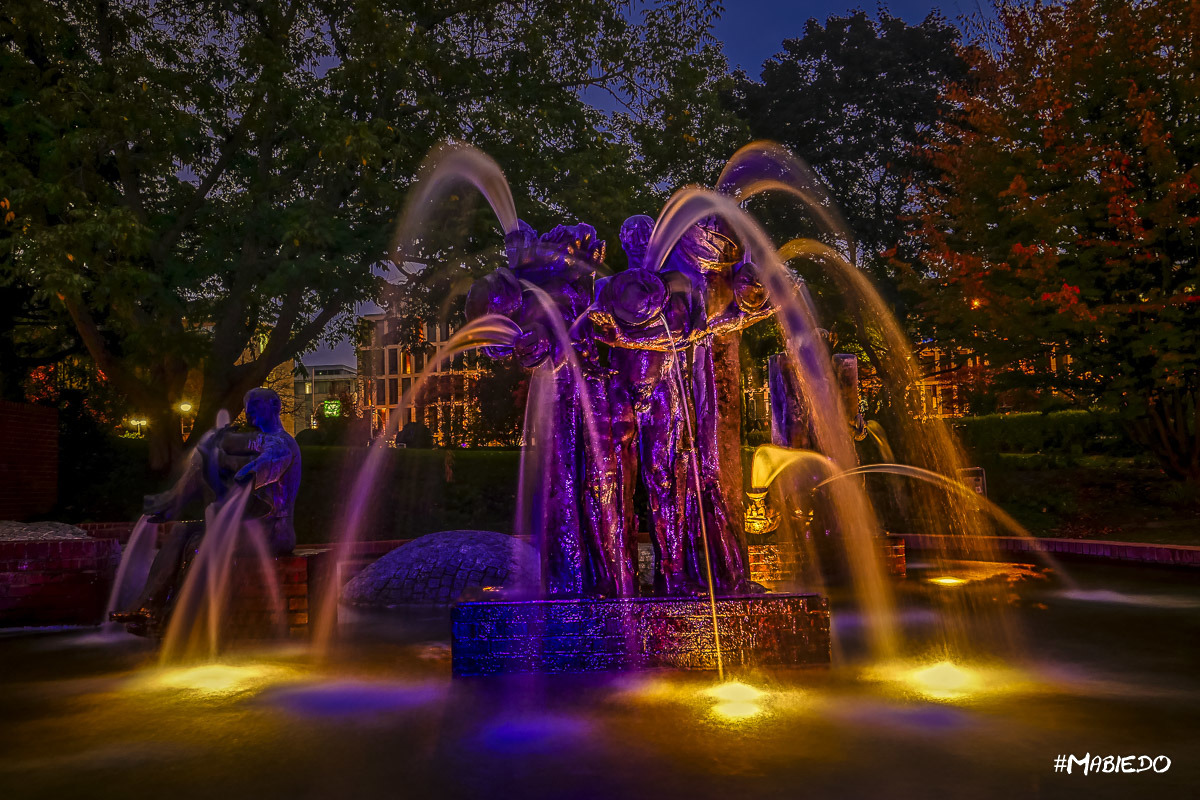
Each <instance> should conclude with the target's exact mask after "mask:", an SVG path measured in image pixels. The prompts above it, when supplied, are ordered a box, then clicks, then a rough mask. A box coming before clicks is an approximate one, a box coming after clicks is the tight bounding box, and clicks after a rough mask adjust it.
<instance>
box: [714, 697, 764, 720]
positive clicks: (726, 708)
mask: <svg viewBox="0 0 1200 800" xmlns="http://www.w3.org/2000/svg"><path fill="white" fill-rule="evenodd" d="M713 713H714V714H716V715H717V716H720V717H725V718H726V719H748V718H750V717H753V716H756V715H758V714H760V713H762V707H761V706H759V705H758V703H747V702H743V701H738V702H732V703H717V705H715V706H713Z"/></svg>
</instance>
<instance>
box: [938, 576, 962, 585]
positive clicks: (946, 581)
mask: <svg viewBox="0 0 1200 800" xmlns="http://www.w3.org/2000/svg"><path fill="white" fill-rule="evenodd" d="M929 582H930V583H933V584H937V585H938V586H962V585H963V584H964V583H966V582H967V581H966V580H964V579H963V578H955V577H952V576H949V575H944V576H942V577H940V578H930V579H929Z"/></svg>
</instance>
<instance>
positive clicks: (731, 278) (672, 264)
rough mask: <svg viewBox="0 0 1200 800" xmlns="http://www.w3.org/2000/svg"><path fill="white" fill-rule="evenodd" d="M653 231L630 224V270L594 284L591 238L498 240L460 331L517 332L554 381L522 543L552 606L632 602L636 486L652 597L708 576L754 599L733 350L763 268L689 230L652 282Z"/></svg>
mask: <svg viewBox="0 0 1200 800" xmlns="http://www.w3.org/2000/svg"><path fill="white" fill-rule="evenodd" d="M653 226H654V222H653V220H652V219H651V218H650V217H647V216H644V215H638V216H634V217H630V218H629V219H628V220H626V221H625V223H624V224H623V225H622V226H621V232H620V239H621V246H622V248H623V250H624V251H625V255H626V258H627V260H628V268H627V269H626V270H625V271H623V272H620V273H617V274H615V275H612V276H609V277H602V278H599V279H597V278H596V271H597V268H598V267H599V266H600V264H601V263H602V262H603V260H604V253H605V243H604V242H603V241H599V240H598V239H597V237H596V231H595V229H594V228H592V227H591V226H590V225H586V224H577V225H570V226H563V225H560V226H558V227H556V228H554V229H553V230H551V231H549V232H547V233H545V234H543V235H541V236H538V235H537V234H536V232H535V231H533V229H532V228H530V227H529V226H527V225H525V224H524V223H522V224H521V227H520V228H519V229H518V230H516V231H514V232H512V233H510V234H509V235H508V237H507V239H506V251H507V254H508V261H509V266H508V267H507V268H501V269H499V270H497V271H495V272H493V273H492V274H490V275H488V276H487V277H485V278H483V279H482V280H480V281H478V282H477V283H476V284H475V285H474V286H473V287H472V288H471V291H470V292H469V293H468V296H467V304H466V312H467V317H468V318H469V319H470V318H476V317H478V316H481V315H483V314H501V315H504V316H506V317H508V318H509V319H511V320H513V321H514V322H516V323H517V324H518V325H519V326H520V327H521V329H522V334H521V335H520V336H519V337H518V338H517V340H516V343H515V344H514V346H513V348H512V352H513V353H515V355H516V357H517V358H518V359H519V360H520V361H521V363H522V364H524V365H525V366H527V367H536V368H538V369H541V370H546V371H548V372H549V373H551V377H550V378H549V379H550V380H552V381H553V386H554V394H555V398H554V399H555V402H553V403H552V406H551V409H547V410H545V412H544V413H547V414H549V415H552V419H548V420H542V421H540V422H542V423H543V424H540V425H539V426H538V430H536V431H534V432H527V435H528V434H530V433H532V438H533V442H532V444H533V445H534V446H535V447H536V448H537V452H538V459H539V470H538V471H539V474H540V475H541V476H542V480H541V483H540V486H541V487H542V490H541V494H540V495H539V497H538V498H537V500H538V508H537V509H535V513H533V514H532V515H531V517H532V526H531V527H532V528H533V530H532V531H531V533H533V534H534V536H535V538H536V539H537V540H538V541H539V543H540V549H541V551H542V553H543V575H544V578H545V584H546V585H545V589H546V593H547V594H548V595H549V596H550V597H581V596H605V597H628V596H631V595H633V594H634V593H635V592H636V589H637V580H636V539H635V536H636V533H637V520H636V519H635V515H634V506H633V495H634V491H635V487H636V483H637V481H638V480H640V481H641V483H642V485H643V487H644V489H645V491H646V494H647V497H648V500H649V516H650V523H651V528H652V530H651V541H652V543H653V546H654V552H655V573H654V586H655V590H656V591H657V592H658V593H661V594H668V595H686V594H693V593H697V592H700V591H704V590H705V589H706V587H707V584H708V580H709V577H708V576H709V574H710V572H711V576H712V581H713V584H714V587H713V588H714V590H715V591H717V592H719V593H721V594H737V593H743V592H747V591H750V590H751V589H752V586H751V584H750V583H749V581H748V578H747V568H746V543H745V536H744V526H743V511H742V498H741V488H742V479H741V473H742V467H741V431H740V424H741V415H740V412H739V408H740V393H741V387H740V382H739V375H740V369H739V366H738V345H739V337H740V332H741V331H742V330H743V329H744V328H746V327H747V326H749V325H752V324H754V323H755V322H758V321H760V320H762V319H765V318H766V317H768V316H770V314H771V313H772V310H771V308H770V307H769V303H768V300H767V295H766V292H765V290H764V288H763V286H762V283H761V282H760V280H759V277H758V270H757V268H756V267H755V265H754V264H753V262H751V261H750V260H749V258H747V254H745V253H744V252H743V251H742V249H741V248H740V247H739V246H738V245H737V243H736V242H735V241H734V240H733V239H732V238H731V237H730V236H728V235H727V234H726V232H725V231H724V230H723V229H722V227H721V225H720V223H719V222H718V221H717V220H715V219H708V220H704V221H702V222H701V223H699V224H697V225H696V226H693V227H692V228H691V229H690V230H689V231H688V233H687V234H686V235H685V236H684V237H683V239H681V241H680V242H679V243H678V244H677V245H676V246H675V247H674V248H673V249H672V251H671V253H670V255H669V256H668V257H667V259H666V261H665V263H664V264H663V265H662V267H661V268H660V269H654V268H653V267H654V265H649V264H646V263H645V258H646V248H647V244H648V242H649V240H650V234H651V231H652V229H653ZM489 354H491V355H493V356H504V355H508V350H507V349H506V348H490V349H489ZM705 541H707V544H708V547H707V550H706V549H705V545H704V543H705Z"/></svg>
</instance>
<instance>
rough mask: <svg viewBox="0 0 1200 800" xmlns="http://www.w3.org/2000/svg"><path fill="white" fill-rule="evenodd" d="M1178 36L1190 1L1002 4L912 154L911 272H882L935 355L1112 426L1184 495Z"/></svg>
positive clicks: (1197, 390)
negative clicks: (959, 350) (1105, 417)
mask: <svg viewBox="0 0 1200 800" xmlns="http://www.w3.org/2000/svg"><path fill="white" fill-rule="evenodd" d="M1198 33H1200V3H1196V2H1194V0H1157V2H1129V0H1070V1H1069V2H1065V3H1062V4H1058V5H1045V4H1042V3H1039V2H1033V3H1020V4H1016V3H1014V4H1004V5H1002V6H1001V7H1000V8H999V10H998V21H997V24H996V25H995V26H994V28H993V29H992V30H991V31H990V32H989V35H987V36H984V37H979V38H978V39H977V41H976V43H975V44H974V45H973V46H972V47H971V48H970V50H969V52H968V53H967V57H968V59H969V62H970V65H971V68H970V73H969V78H968V80H967V81H964V82H963V83H960V84H958V85H956V86H955V87H953V88H952V89H951V90H950V92H951V100H952V106H953V108H954V111H953V112H952V113H951V114H950V115H948V116H947V117H946V118H944V119H943V120H942V122H941V124H940V125H939V126H938V129H937V130H936V132H935V133H934V136H933V142H932V143H931V145H930V149H929V152H928V155H929V158H930V159H931V161H932V163H933V165H934V166H935V167H936V169H937V172H938V175H939V177H938V179H937V180H936V181H935V182H934V183H933V184H932V185H931V186H930V187H928V188H927V189H926V190H925V191H924V192H923V193H922V195H921V197H920V198H919V208H920V210H919V220H920V224H919V227H918V232H917V234H916V237H915V238H916V240H917V244H918V245H919V249H920V252H921V253H922V256H921V258H920V259H919V260H918V261H917V262H915V263H906V264H901V265H899V266H900V267H901V268H902V269H903V270H905V271H906V273H907V275H908V277H909V285H910V287H911V288H913V289H915V290H916V291H917V293H918V294H919V296H920V297H921V298H922V300H921V303H920V306H919V309H920V312H921V315H922V316H923V317H924V319H925V320H926V321H927V322H928V323H929V324H930V325H931V327H932V328H933V329H934V330H935V331H936V335H937V337H938V338H939V339H940V340H942V341H943V342H944V343H947V344H957V345H963V346H966V347H969V348H971V349H973V350H975V351H976V352H981V353H983V354H984V355H986V356H987V357H988V358H989V360H990V362H991V364H992V365H993V367H996V368H998V369H1000V370H1004V369H1009V370H1012V371H1017V367H1018V366H1022V367H1024V368H1025V370H1026V371H1028V370H1029V369H1035V370H1037V372H1038V376H1037V377H1038V379H1039V382H1040V383H1041V384H1042V385H1044V386H1049V387H1051V388H1053V389H1054V390H1055V391H1056V393H1057V394H1058V396H1059V397H1061V398H1064V399H1065V400H1067V401H1068V402H1070V403H1072V404H1075V405H1079V406H1082V407H1097V406H1101V407H1107V408H1111V409H1116V410H1119V411H1120V412H1121V413H1122V415H1123V417H1124V418H1125V419H1126V421H1127V423H1128V425H1129V427H1130V429H1131V431H1132V432H1133V433H1134V435H1135V436H1136V437H1137V438H1138V440H1139V441H1140V442H1141V443H1142V444H1143V445H1144V446H1146V447H1147V448H1148V449H1149V450H1150V451H1152V452H1153V453H1154V454H1155V455H1157V456H1158V457H1159V459H1160V461H1161V463H1162V464H1163V467H1164V469H1165V470H1166V471H1167V473H1168V474H1170V475H1171V476H1172V477H1176V478H1188V479H1191V480H1194V481H1195V480H1200V428H1198V426H1197V419H1196V412H1197V406H1198V405H1200V266H1198V259H1200V228H1198V227H1197V223H1200V42H1198V41H1197V40H1198V38H1200V37H1198V35H1197V34H1198ZM1051 352H1053V353H1054V354H1055V359H1054V360H1053V368H1051V363H1052V362H1051V359H1050V358H1049V354H1050V353H1051Z"/></svg>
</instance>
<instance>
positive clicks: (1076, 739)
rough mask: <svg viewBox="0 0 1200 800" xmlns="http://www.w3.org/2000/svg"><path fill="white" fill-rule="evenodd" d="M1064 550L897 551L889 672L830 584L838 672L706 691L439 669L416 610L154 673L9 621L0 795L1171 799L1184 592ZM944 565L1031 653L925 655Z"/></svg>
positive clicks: (151, 664) (1197, 753) (1198, 715)
mask: <svg viewBox="0 0 1200 800" xmlns="http://www.w3.org/2000/svg"><path fill="white" fill-rule="evenodd" d="M1073 567H1074V568H1073V570H1072V573H1073V576H1074V578H1075V580H1076V582H1077V584H1078V587H1077V588H1076V589H1065V588H1064V584H1063V583H1062V582H1061V581H1060V580H1059V579H1058V578H1057V576H1054V575H1050V576H1048V577H1046V578H1045V579H1038V578H1036V577H1030V574H1031V573H1032V574H1044V573H1045V571H1044V570H1042V569H1040V568H1030V567H1023V568H1021V569H1018V570H1015V571H1013V570H1006V569H1004V568H1003V567H1002V565H995V564H992V565H982V564H955V563H943V564H940V565H938V566H937V567H932V566H930V567H926V568H923V567H922V566H921V565H920V564H917V565H915V566H913V567H912V568H911V569H910V579H909V580H908V581H906V582H905V584H904V585H903V587H902V588H901V589H900V590H899V591H898V598H897V613H896V616H897V620H898V624H899V625H900V627H901V629H902V631H903V632H904V634H905V641H906V642H908V648H907V649H906V650H905V652H903V653H901V654H898V656H897V660H896V661H895V662H893V663H891V664H880V663H878V662H876V661H874V660H872V659H869V658H867V657H866V653H867V651H868V649H869V648H868V647H867V644H866V642H865V640H864V626H863V625H862V624H861V617H860V615H859V613H858V611H857V610H856V609H855V608H854V606H853V600H852V598H851V597H849V596H846V595H842V594H840V593H839V592H837V591H836V590H835V591H832V592H831V600H832V603H833V606H834V611H833V621H834V627H835V629H836V631H837V633H838V638H839V641H841V642H842V644H843V648H842V649H843V652H842V654H841V657H840V658H839V659H836V660H835V666H833V667H824V668H808V669H772V670H756V671H751V672H731V674H729V675H727V676H726V677H727V683H725V684H723V685H721V684H717V682H716V678H715V675H714V674H712V673H708V674H704V673H680V672H669V671H649V672H641V673H633V674H630V673H606V674H587V675H509V676H499V677H490V678H486V679H451V678H450V670H449V668H448V665H449V647H448V641H447V630H448V626H447V620H446V617H445V615H437V614H433V615H429V616H426V617H408V618H406V621H405V622H403V623H402V622H400V621H399V620H398V619H397V618H395V617H363V618H359V619H357V620H354V621H352V622H350V621H348V622H347V623H346V629H345V631H344V633H345V635H344V636H343V637H342V640H341V641H342V646H341V647H339V648H338V649H337V650H335V651H334V652H333V653H332V654H331V656H330V657H329V659H327V660H326V661H324V662H314V661H313V660H311V658H310V657H309V656H308V655H306V654H304V653H302V652H299V651H291V652H289V651H288V650H275V651H265V652H262V653H258V654H248V653H247V654H243V656H242V657H241V658H240V659H239V660H237V661H230V662H224V663H213V664H202V665H190V666H184V667H179V668H174V669H160V668H158V667H157V655H156V653H155V651H154V648H153V645H152V643H151V642H149V641H147V640H144V639H139V638H136V637H132V636H129V637H125V638H122V639H119V640H117V641H115V642H114V641H113V640H111V639H105V638H103V637H101V636H100V635H98V634H95V633H92V632H83V631H81V630H78V629H76V630H67V629H63V630H49V631H41V632H36V633H35V632H28V631H26V632H19V633H10V634H6V635H3V636H0V664H3V665H4V669H3V671H0V718H3V719H4V720H5V721H6V722H5V725H4V726H3V727H2V728H0V787H3V789H4V792H3V794H4V796H5V797H6V798H24V797H56V796H79V795H82V794H86V795H87V796H94V797H107V796H112V797H130V796H144V795H159V796H193V795H197V796H210V795H216V796H221V797H226V798H239V797H252V796H254V797H263V796H267V797H294V798H302V797H330V796H338V797H364V796H384V795H386V796H406V797H407V796H424V795H426V794H428V795H430V796H439V797H472V798H478V797H498V798H499V797H504V798H507V797H529V798H541V797H545V798H562V797H596V798H602V797H603V798H607V797H628V798H637V797H668V796H683V797H694V798H701V797H728V796H730V795H732V794H736V795H737V796H752V797H800V796H803V797H838V798H846V797H880V796H889V797H939V796H947V797H962V796H970V797H980V798H989V797H996V798H1011V797H1060V796H1080V797H1084V796H1086V797H1123V796H1128V795H1129V794H1131V793H1134V792H1136V793H1138V794H1142V793H1150V792H1152V793H1154V794H1156V795H1158V796H1162V797H1177V796H1178V797H1181V796H1186V795H1187V794H1188V793H1189V792H1191V791H1192V789H1193V787H1194V786H1195V785H1196V781H1197V779H1198V778H1200V767H1198V765H1200V727H1197V725H1196V721H1197V719H1200V677H1198V676H1197V674H1196V670H1195V662H1194V652H1195V651H1194V643H1195V642H1196V641H1197V637H1198V636H1200V613H1198V610H1197V607H1198V604H1200V586H1197V585H1196V582H1195V581H1194V578H1193V576H1192V575H1191V574H1190V573H1186V572H1176V571H1170V570H1162V569H1153V568H1141V567H1120V568H1114V567H1108V566H1104V565H1092V564H1084V565H1073ZM954 576H960V577H962V579H963V580H966V581H968V582H970V581H973V580H990V581H991V582H992V585H994V586H995V587H996V592H995V594H994V597H995V600H994V602H997V603H1003V604H1005V605H1006V606H1007V607H1009V609H1010V610H1011V611H1012V613H1013V614H1014V616H1015V617H1017V619H1018V621H1019V622H1020V623H1021V625H1022V627H1023V628H1024V629H1025V630H1026V632H1027V635H1028V636H1029V638H1030V639H1032V640H1035V641H1036V642H1037V643H1038V646H1037V648H1036V655H1035V656H1033V657H1032V658H1030V659H1028V660H1024V661H1014V660H1011V659H1010V660H1007V661H1006V662H1004V663H995V662H988V661H971V660H969V659H968V660H964V661H961V662H959V663H949V662H944V661H942V660H941V659H940V658H939V656H938V655H937V650H936V644H935V643H934V642H935V640H936V635H935V634H934V633H933V632H934V631H935V630H936V628H937V627H938V626H937V621H938V616H939V615H940V614H942V613H946V609H948V608H951V606H947V605H946V603H945V595H946V593H948V592H955V591H958V590H959V589H961V588H962V586H961V585H955V586H949V585H947V586H943V585H939V584H936V583H931V582H930V581H928V580H926V579H927V578H937V577H954ZM988 576H990V578H989V577H988ZM1081 592H1082V595H1081V594H1080V593H1081ZM1096 592H1100V593H1099V594H1096ZM973 633H974V634H976V635H979V636H986V635H987V631H986V630H978V631H974V632H973ZM931 648H932V649H931ZM1085 753H1090V754H1093V755H1094V754H1101V755H1109V754H1113V755H1150V756H1158V755H1165V756H1167V757H1169V758H1170V759H1171V766H1170V768H1169V769H1168V770H1167V771H1166V772H1163V773H1155V772H1154V771H1153V770H1150V771H1148V772H1146V773H1145V774H1133V775H1121V774H1099V775H1088V776H1083V775H1080V774H1079V769H1080V768H1079V767H1078V766H1076V767H1075V768H1074V773H1073V774H1071V775H1067V774H1065V773H1058V774H1056V773H1055V771H1054V766H1053V761H1054V759H1055V757H1056V756H1057V755H1059V754H1075V755H1077V756H1082V755H1084V754H1085ZM1160 765H1161V762H1160Z"/></svg>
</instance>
